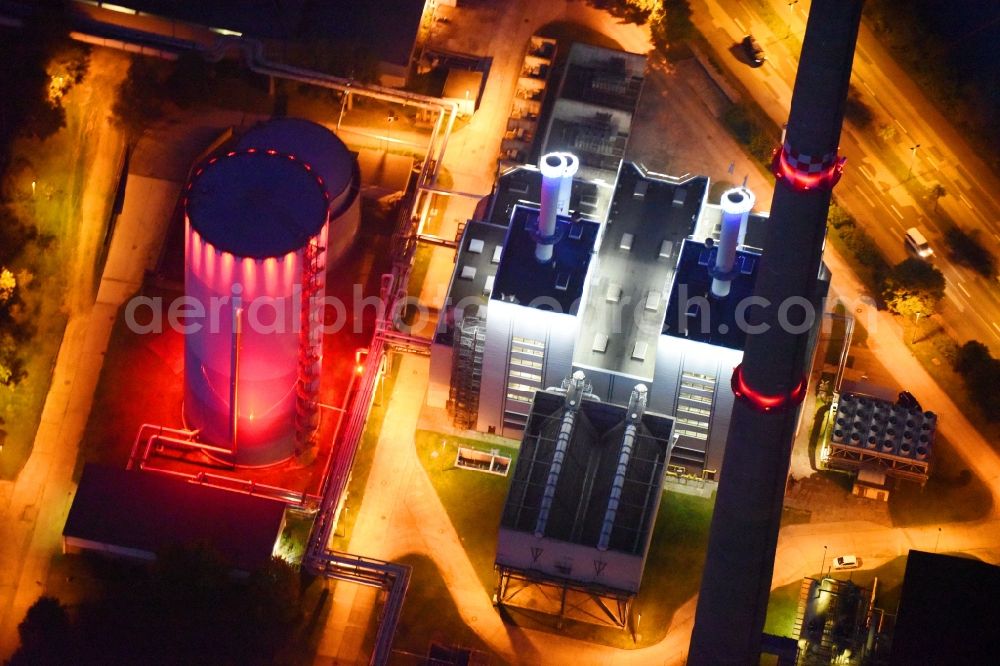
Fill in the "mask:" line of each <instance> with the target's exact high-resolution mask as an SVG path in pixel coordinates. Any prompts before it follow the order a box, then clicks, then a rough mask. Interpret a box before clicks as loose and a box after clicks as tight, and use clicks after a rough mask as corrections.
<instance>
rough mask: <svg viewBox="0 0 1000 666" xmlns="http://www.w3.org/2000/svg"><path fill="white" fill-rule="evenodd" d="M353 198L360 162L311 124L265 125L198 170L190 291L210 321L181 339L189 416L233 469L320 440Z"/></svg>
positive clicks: (188, 257) (188, 216) (273, 459)
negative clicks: (332, 267)
mask: <svg viewBox="0 0 1000 666" xmlns="http://www.w3.org/2000/svg"><path fill="white" fill-rule="evenodd" d="M306 156H310V157H315V158H316V160H317V161H316V162H315V163H314V162H312V161H311V160H309V159H306ZM357 191H358V179H357V166H356V162H355V160H354V157H353V156H352V155H351V153H350V152H348V151H347V149H346V147H344V145H343V143H341V142H340V140H339V139H337V137H336V136H334V135H333V134H332V133H330V132H329V131H328V130H326V129H324V128H322V127H320V126H319V125H313V124H312V123H307V122H306V121H289V120H280V121H274V122H272V123H267V124H264V125H261V126H259V127H257V128H255V129H254V130H251V131H250V132H248V133H247V134H246V135H245V136H244V137H243V138H242V139H241V140H240V141H239V142H238V143H237V145H236V147H235V148H234V149H233V150H229V151H228V152H222V153H218V154H216V155H214V156H213V157H211V158H209V159H208V160H206V161H205V162H204V163H202V164H201V165H199V166H198V167H196V169H195V170H194V172H193V175H192V178H191V180H190V182H189V183H188V185H187V190H186V193H185V196H184V210H185V278H184V289H185V294H186V296H187V297H188V299H189V303H193V304H194V305H193V306H191V307H194V308H197V309H199V310H202V311H204V313H205V316H204V318H203V320H202V325H201V326H200V327H192V328H191V329H190V330H189V331H188V332H187V334H186V335H185V348H184V382H185V386H184V417H185V421H186V424H187V427H189V428H191V429H195V430H197V431H198V433H199V438H200V439H201V440H202V441H205V442H208V443H211V444H215V445H217V446H220V447H223V448H229V449H230V450H231V451H232V454H231V456H230V460H229V461H228V462H233V463H235V464H237V465H240V466H248V467H259V466H265V465H271V464H274V463H277V462H281V461H283V460H286V459H288V458H289V457H291V456H292V455H293V454H294V453H295V452H296V450H297V449H303V448H305V447H307V446H308V445H309V444H311V443H312V438H313V436H314V434H315V432H316V428H317V427H318V425H319V407H318V404H317V396H318V391H319V381H320V369H321V365H322V358H323V350H322V331H321V327H320V325H321V323H322V313H323V309H322V301H321V299H322V297H323V296H324V295H325V292H326V269H327V266H328V264H329V263H331V254H332V252H334V251H335V252H340V253H342V252H343V251H345V250H346V248H347V247H348V246H349V244H350V242H351V240H353V237H354V232H355V230H356V229H357V217H356V212H357V203H356V199H357ZM352 212H353V213H354V214H355V215H353V216H352ZM330 239H336V243H335V246H336V249H335V250H332V249H331V247H330V244H329V243H330Z"/></svg>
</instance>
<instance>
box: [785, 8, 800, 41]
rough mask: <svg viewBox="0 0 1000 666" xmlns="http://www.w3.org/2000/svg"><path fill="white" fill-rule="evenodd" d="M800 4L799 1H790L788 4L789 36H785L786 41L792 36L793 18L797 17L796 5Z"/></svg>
mask: <svg viewBox="0 0 1000 666" xmlns="http://www.w3.org/2000/svg"><path fill="white" fill-rule="evenodd" d="M797 4H799V0H790V2H789V3H788V34H787V35H785V39H788V38H789V37H791V36H792V17H793V16H795V5H797Z"/></svg>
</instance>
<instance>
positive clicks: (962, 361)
mask: <svg viewBox="0 0 1000 666" xmlns="http://www.w3.org/2000/svg"><path fill="white" fill-rule="evenodd" d="M992 361H993V356H992V355H991V354H990V350H989V348H988V347H987V346H986V345H984V344H983V343H982V342H979V341H978V340H969V341H968V342H966V343H965V344H964V345H962V346H961V347H959V348H958V353H957V354H956V355H955V371H956V372H958V374H960V375H963V376H968V375H972V374H973V373H974V372H976V371H977V370H979V369H981V368H983V367H985V366H987V365H989V364H990V363H991V362H992Z"/></svg>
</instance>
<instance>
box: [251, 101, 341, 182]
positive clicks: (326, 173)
mask: <svg viewBox="0 0 1000 666" xmlns="http://www.w3.org/2000/svg"><path fill="white" fill-rule="evenodd" d="M236 147H237V150H239V149H245V148H265V149H266V148H279V147H280V149H281V150H284V151H285V152H288V153H292V154H293V155H296V156H298V158H299V159H301V160H302V161H304V162H306V163H308V164H309V165H311V166H312V167H313V169H314V170H315V171H316V173H318V174H319V175H320V177H321V178H322V179H323V181H324V183H325V185H326V190H327V192H329V193H330V198H331V199H336V198H337V197H339V196H340V195H341V193H343V192H344V190H346V189H347V188H348V187H349V186H350V185H351V180H352V179H353V178H354V173H355V168H354V163H355V158H354V155H353V154H351V151H350V150H349V149H348V148H347V146H345V145H344V142H343V141H341V140H340V138H339V137H337V135H336V134H334V133H333V132H331V131H330V130H328V129H327V128H325V127H323V126H322V125H319V124H317V123H314V122H312V121H311V120H305V119H304V118H276V119H274V120H269V121H267V122H264V123H260V124H258V125H255V126H254V127H253V128H251V129H250V130H249V131H248V132H247V133H246V134H244V135H243V136H242V137H241V138H240V140H239V141H238V142H237V144H236Z"/></svg>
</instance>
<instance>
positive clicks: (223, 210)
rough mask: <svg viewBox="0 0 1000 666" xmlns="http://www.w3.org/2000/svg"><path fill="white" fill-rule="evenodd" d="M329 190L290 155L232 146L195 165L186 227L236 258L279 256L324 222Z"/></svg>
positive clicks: (304, 240)
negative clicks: (197, 165)
mask: <svg viewBox="0 0 1000 666" xmlns="http://www.w3.org/2000/svg"><path fill="white" fill-rule="evenodd" d="M329 201H330V195H329V194H328V191H327V189H326V187H325V186H324V183H323V181H322V180H321V179H320V177H319V175H318V174H317V173H316V170H315V169H314V168H313V167H312V166H311V165H310V164H309V163H308V162H306V161H304V160H302V159H300V158H299V157H297V156H296V155H294V154H291V153H285V152H278V151H276V150H273V149H268V150H258V149H254V148H250V149H247V150H234V151H230V152H228V153H225V154H223V155H220V156H216V157H213V158H211V159H209V160H208V161H207V162H205V163H204V164H203V165H201V166H199V167H198V168H197V169H196V170H195V173H194V176H193V177H192V179H191V182H190V183H188V189H187V194H186V196H185V199H184V206H185V212H186V214H187V216H188V219H189V220H190V222H191V227H192V228H193V229H194V230H195V231H197V232H198V234H199V235H200V236H201V237H202V239H204V240H205V241H207V242H208V243H210V244H212V245H213V246H214V247H215V248H216V249H218V250H222V251H225V252H229V253H231V254H234V255H236V256H239V257H252V258H255V259H264V258H268V257H280V256H284V255H285V254H287V253H289V252H292V251H294V250H298V249H299V248H301V247H303V246H304V245H305V244H306V243H307V242H308V241H309V239H310V238H312V237H313V236H315V235H316V234H317V233H319V232H320V230H321V229H322V228H323V225H324V224H326V220H327V212H328V207H329Z"/></svg>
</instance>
